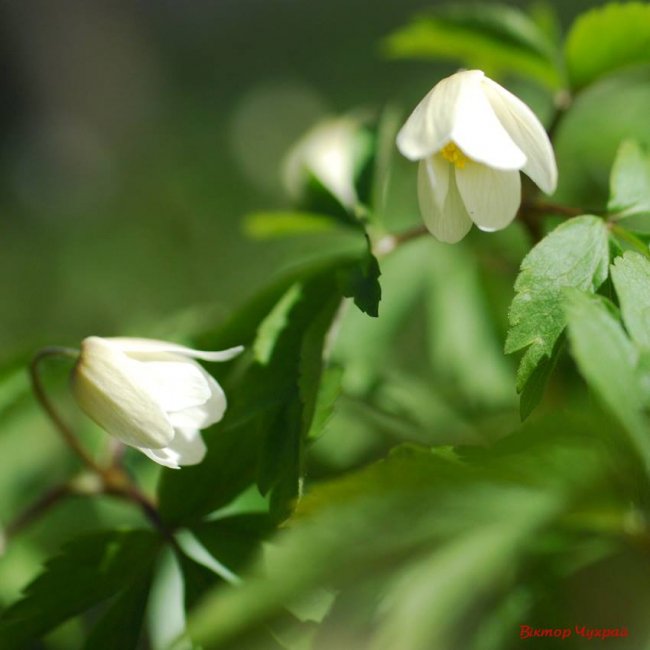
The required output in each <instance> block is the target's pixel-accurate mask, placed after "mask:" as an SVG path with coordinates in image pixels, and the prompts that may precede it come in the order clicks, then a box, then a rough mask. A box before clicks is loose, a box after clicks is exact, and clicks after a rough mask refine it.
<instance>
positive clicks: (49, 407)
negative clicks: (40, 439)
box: [29, 347, 102, 475]
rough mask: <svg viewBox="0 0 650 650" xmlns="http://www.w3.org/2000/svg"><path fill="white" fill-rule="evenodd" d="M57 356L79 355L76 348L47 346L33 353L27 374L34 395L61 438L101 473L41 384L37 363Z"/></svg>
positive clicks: (85, 462)
mask: <svg viewBox="0 0 650 650" xmlns="http://www.w3.org/2000/svg"><path fill="white" fill-rule="evenodd" d="M57 356H58V357H60V356H65V357H72V358H76V357H78V356H79V352H78V351H77V350H71V349H70V348H59V347H49V348H43V349H42V350H39V351H38V352H37V353H36V354H35V355H34V358H33V359H32V361H31V363H30V365H29V375H30V378H31V381H32V390H33V391H34V395H35V396H36V398H37V399H38V401H39V402H40V404H41V406H42V407H43V409H44V410H45V412H46V413H47V415H48V416H49V418H50V420H52V422H53V424H54V426H55V428H56V430H57V431H58V432H59V434H60V435H61V437H62V438H63V441H64V442H65V443H66V444H67V445H68V447H70V449H72V451H73V452H74V453H75V454H77V456H79V458H80V459H81V461H82V462H83V463H84V465H86V466H87V467H88V468H89V469H91V470H93V471H95V472H97V473H98V474H100V475H101V474H102V468H101V467H99V465H98V464H97V463H96V462H95V461H94V459H93V458H92V457H91V456H90V454H88V452H87V451H86V450H85V449H84V448H83V447H82V446H81V443H80V442H79V440H78V439H77V436H76V435H75V434H74V433H73V431H72V429H71V428H70V427H69V426H68V425H67V423H66V422H65V421H64V420H63V418H62V417H61V416H60V415H59V413H58V411H57V410H56V409H55V408H54V405H53V404H52V402H51V401H50V399H49V397H48V396H47V393H46V392H45V387H44V386H43V382H42V380H41V377H40V374H39V365H40V363H41V362H42V361H43V360H44V359H48V358H50V357H57Z"/></svg>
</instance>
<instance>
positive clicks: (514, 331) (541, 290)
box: [506, 216, 609, 412]
mask: <svg viewBox="0 0 650 650" xmlns="http://www.w3.org/2000/svg"><path fill="white" fill-rule="evenodd" d="M608 262H609V246H608V243H607V228H606V226H605V223H604V221H603V220H602V219H599V218H597V217H591V216H583V217H578V218H576V219H571V220H570V221H567V222H566V223H564V224H562V225H561V226H559V227H558V228H556V229H555V230H554V231H553V232H552V233H551V234H550V235H548V236H547V237H545V238H544V239H543V240H542V241H541V242H540V243H539V244H537V245H536V246H535V247H534V248H533V249H532V250H531V251H530V253H528V255H527V256H526V257H525V259H524V261H523V262H522V264H521V271H520V273H519V276H518V277H517V281H516V282H515V291H516V292H517V293H516V296H515V298H514V300H513V301H512V305H511V307H510V313H509V318H510V330H509V332H508V337H507V339H506V353H512V352H516V351H518V350H522V349H526V352H525V354H524V356H523V358H522V360H521V363H520V365H519V371H518V373H517V390H518V391H519V392H522V391H523V390H524V389H525V387H526V385H527V383H528V382H529V380H530V379H531V377H532V375H533V373H534V371H535V369H536V368H537V366H538V365H539V364H540V363H541V362H543V361H544V359H545V358H546V359H548V358H551V356H552V354H553V349H554V347H555V345H556V342H557V340H558V337H559V336H560V334H562V331H563V330H564V327H565V325H566V319H565V315H564V310H563V308H562V290H563V289H564V288H566V287H575V288H577V289H583V290H588V291H595V290H596V289H598V287H599V286H600V285H601V284H602V283H603V282H604V281H605V279H606V278H607V269H608ZM538 378H539V375H538V376H536V377H535V380H537V379H538ZM536 394H539V392H538V391H536ZM526 411H530V406H527V407H526V409H524V412H526Z"/></svg>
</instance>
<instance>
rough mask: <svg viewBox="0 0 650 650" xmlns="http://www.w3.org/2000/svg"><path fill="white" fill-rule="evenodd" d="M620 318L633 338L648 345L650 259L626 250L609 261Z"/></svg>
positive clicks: (638, 342)
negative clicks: (621, 317) (619, 306)
mask: <svg viewBox="0 0 650 650" xmlns="http://www.w3.org/2000/svg"><path fill="white" fill-rule="evenodd" d="M612 280H613V282H614V287H615V288H616V294H617V295H618V299H619V302H620V305H621V313H622V316H623V322H624V323H625V327H626V328H627V331H628V332H629V334H630V336H631V337H632V340H633V341H634V342H635V343H636V344H637V345H639V346H640V347H642V348H646V349H650V260H648V258H647V257H644V256H643V255H641V254H640V253H635V252H633V251H628V252H627V253H625V254H624V255H623V256H622V257H618V258H616V260H614V264H613V265H612Z"/></svg>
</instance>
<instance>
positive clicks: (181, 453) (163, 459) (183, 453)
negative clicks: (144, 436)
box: [138, 429, 207, 469]
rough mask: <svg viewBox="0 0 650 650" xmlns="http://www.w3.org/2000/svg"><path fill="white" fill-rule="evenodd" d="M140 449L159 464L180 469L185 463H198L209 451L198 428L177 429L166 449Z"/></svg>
mask: <svg viewBox="0 0 650 650" xmlns="http://www.w3.org/2000/svg"><path fill="white" fill-rule="evenodd" d="M138 449H139V450H140V451H141V452H142V453H143V454H145V455H147V456H148V457H149V458H151V460H153V461H155V462H156V463H158V464H159V465H164V466H165V467H170V468H171V469H179V468H180V467H181V466H183V465H198V464H199V463H200V462H201V461H202V460H203V459H204V458H205V454H206V452H207V448H206V446H205V442H204V441H203V438H202V437H201V434H200V433H199V431H198V430H197V429H177V430H176V435H175V436H174V439H173V440H172V442H171V443H170V444H169V446H168V447H165V448H164V449H149V448H147V447H138Z"/></svg>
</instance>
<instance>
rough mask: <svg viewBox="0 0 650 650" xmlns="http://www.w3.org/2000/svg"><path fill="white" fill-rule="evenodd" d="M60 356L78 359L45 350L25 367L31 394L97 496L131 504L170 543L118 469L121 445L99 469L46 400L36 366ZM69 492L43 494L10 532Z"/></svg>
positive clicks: (154, 513)
mask: <svg viewBox="0 0 650 650" xmlns="http://www.w3.org/2000/svg"><path fill="white" fill-rule="evenodd" d="M60 356H64V357H70V358H75V359H76V358H78V356H79V352H78V351H77V350H72V349H70V348H61V347H48V348H43V349H42V350H40V351H39V352H37V353H36V354H35V355H34V357H33V359H32V361H31V364H30V366H29V372H30V377H31V381H32V389H33V391H34V395H35V396H36V398H37V399H38V401H39V403H40V404H41V406H42V407H43V409H44V410H45V412H46V413H47V415H48V416H49V418H50V419H51V420H52V422H53V424H54V426H55V428H56V430H57V431H58V432H59V434H60V435H61V437H62V438H63V440H64V442H65V443H66V444H67V445H68V447H70V449H72V451H73V452H74V453H75V454H76V455H77V456H78V457H79V458H80V459H81V461H82V462H83V464H84V465H86V467H87V468H88V469H89V470H90V471H91V472H92V473H93V474H94V475H96V476H97V477H98V478H99V479H100V481H101V488H100V490H99V492H98V493H101V492H103V493H104V494H108V495H112V496H115V497H118V498H121V499H125V500H127V501H131V502H132V503H134V504H135V505H137V506H138V507H139V508H140V509H141V510H142V512H143V513H144V515H145V516H146V517H147V519H149V521H150V522H151V523H152V524H153V526H154V527H155V528H157V529H158V530H159V531H160V532H161V533H162V534H163V535H164V536H165V537H166V538H167V539H170V540H171V539H172V534H171V532H170V531H169V530H168V529H167V527H166V526H165V524H164V523H163V521H162V519H161V517H160V514H159V512H158V509H157V507H156V504H155V503H154V502H153V501H152V500H151V499H150V498H149V497H148V496H147V495H146V494H144V493H143V492H141V491H140V488H139V487H138V486H137V485H136V484H135V482H134V481H133V480H132V479H131V477H130V476H128V474H127V473H126V472H125V471H124V470H123V469H122V468H121V466H120V464H121V449H122V445H118V446H117V447H116V448H115V450H114V453H113V457H112V458H111V462H110V464H109V465H108V466H106V467H102V466H101V465H99V464H98V463H97V462H96V461H95V460H94V459H93V458H92V457H91V456H90V454H89V453H88V452H87V451H86V450H85V449H84V448H83V447H82V445H81V444H80V443H79V440H78V439H77V436H76V435H75V434H74V433H73V431H72V429H71V428H70V427H69V426H68V424H67V423H66V422H65V421H64V420H63V418H62V417H61V416H60V414H59V413H58V411H57V410H56V408H55V407H54V405H53V404H52V402H51V401H50V399H49V397H48V396H47V393H46V392H45V388H44V386H43V382H42V380H41V376H40V374H39V367H40V363H41V362H42V361H43V360H44V359H47V358H50V357H60ZM73 492H74V490H73V489H72V488H71V486H70V485H67V486H65V489H64V488H63V487H62V486H60V487H59V488H57V489H55V490H53V491H52V492H51V493H50V492H46V493H45V494H44V495H43V496H42V497H41V498H40V499H39V500H38V501H37V502H36V503H35V504H34V505H33V506H31V507H30V508H28V510H27V511H26V512H25V513H24V514H23V515H21V516H19V518H18V520H17V522H16V523H13V524H11V526H12V527H13V532H15V531H16V530H18V529H20V528H21V527H23V526H24V525H25V524H24V523H21V522H23V521H24V520H26V521H27V523H30V522H31V521H33V520H34V519H35V518H37V517H39V516H40V515H42V514H43V513H44V512H46V511H47V509H49V508H50V507H51V506H52V505H54V504H55V503H57V502H58V501H59V500H60V499H61V498H63V497H64V496H66V495H68V494H71V493H73Z"/></svg>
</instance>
